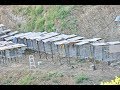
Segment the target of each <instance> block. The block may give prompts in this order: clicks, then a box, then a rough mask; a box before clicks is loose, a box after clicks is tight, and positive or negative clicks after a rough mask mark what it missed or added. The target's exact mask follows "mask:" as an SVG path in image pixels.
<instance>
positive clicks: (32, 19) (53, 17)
mask: <svg viewBox="0 0 120 90" xmlns="http://www.w3.org/2000/svg"><path fill="white" fill-rule="evenodd" d="M73 8H74V5H52V6H49V8H48V9H45V8H44V7H43V6H42V5H36V6H28V7H16V9H15V10H14V11H13V12H14V14H16V15H22V16H24V17H25V18H26V21H27V23H25V24H22V25H21V26H20V27H19V28H18V29H19V30H20V31H21V32H28V31H41V32H42V31H47V32H52V31H56V29H60V32H62V31H63V32H64V31H66V30H67V31H68V32H70V33H77V32H76V31H77V26H76V25H77V20H75V18H74V17H73V16H72V15H71V11H72V9H73Z"/></svg>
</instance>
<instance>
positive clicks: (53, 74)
mask: <svg viewBox="0 0 120 90" xmlns="http://www.w3.org/2000/svg"><path fill="white" fill-rule="evenodd" d="M63 76H64V75H63V74H62V73H59V72H54V71H52V72H49V73H47V74H46V75H45V76H44V77H43V78H42V80H45V81H48V80H51V79H54V78H57V77H63Z"/></svg>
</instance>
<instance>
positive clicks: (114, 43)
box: [107, 41, 120, 45]
mask: <svg viewBox="0 0 120 90" xmlns="http://www.w3.org/2000/svg"><path fill="white" fill-rule="evenodd" d="M107 43H108V44H110V45H116V44H120V42H119V41H114V42H107Z"/></svg>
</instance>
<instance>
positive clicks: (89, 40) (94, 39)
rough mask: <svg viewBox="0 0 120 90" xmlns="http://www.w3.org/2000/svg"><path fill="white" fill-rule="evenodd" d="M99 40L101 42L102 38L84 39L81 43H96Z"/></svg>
mask: <svg viewBox="0 0 120 90" xmlns="http://www.w3.org/2000/svg"><path fill="white" fill-rule="evenodd" d="M98 40H101V38H92V39H83V40H81V41H88V42H94V41H98Z"/></svg>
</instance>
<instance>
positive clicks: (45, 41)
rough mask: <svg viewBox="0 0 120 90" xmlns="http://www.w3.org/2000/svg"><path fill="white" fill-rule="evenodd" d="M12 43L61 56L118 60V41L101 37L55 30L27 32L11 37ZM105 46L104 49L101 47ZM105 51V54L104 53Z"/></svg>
mask: <svg viewBox="0 0 120 90" xmlns="http://www.w3.org/2000/svg"><path fill="white" fill-rule="evenodd" d="M12 40H13V42H14V43H20V44H25V45H27V47H28V48H29V49H32V50H35V51H40V52H45V53H48V54H54V55H60V56H61V57H79V58H80V59H85V58H91V57H92V58H94V59H95V60H106V61H110V60H119V59H120V57H119V56H120V49H119V47H120V42H119V41H116V42H104V40H102V39H101V38H92V39H86V38H84V37H81V36H77V35H74V34H73V35H65V34H60V33H56V32H50V33H47V32H38V33H37V32H28V33H22V34H19V35H15V36H13V37H12ZM104 47H106V48H105V49H103V48H104ZM106 53H107V54H106Z"/></svg>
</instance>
